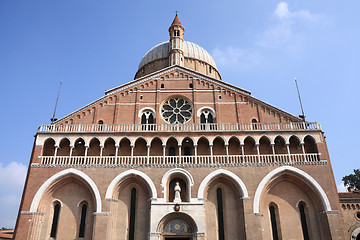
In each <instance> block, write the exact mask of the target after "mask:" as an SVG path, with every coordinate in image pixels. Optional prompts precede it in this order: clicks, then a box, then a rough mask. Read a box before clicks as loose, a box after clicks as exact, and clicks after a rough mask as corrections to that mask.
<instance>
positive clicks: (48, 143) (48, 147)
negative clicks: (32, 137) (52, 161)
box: [42, 137, 59, 156]
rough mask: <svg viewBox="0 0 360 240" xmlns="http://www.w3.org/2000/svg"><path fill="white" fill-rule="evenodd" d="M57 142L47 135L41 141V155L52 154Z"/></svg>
mask: <svg viewBox="0 0 360 240" xmlns="http://www.w3.org/2000/svg"><path fill="white" fill-rule="evenodd" d="M58 144H59V143H57V142H56V140H55V139H54V138H53V137H48V138H46V139H45V141H44V142H43V147H42V156H54V154H55V148H56V147H57V146H58Z"/></svg>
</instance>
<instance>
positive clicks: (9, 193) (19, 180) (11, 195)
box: [0, 162, 27, 228]
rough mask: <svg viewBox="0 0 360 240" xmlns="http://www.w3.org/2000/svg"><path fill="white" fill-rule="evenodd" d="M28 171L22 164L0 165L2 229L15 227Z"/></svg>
mask: <svg viewBox="0 0 360 240" xmlns="http://www.w3.org/2000/svg"><path fill="white" fill-rule="evenodd" d="M26 171H27V168H26V166H25V165H24V164H22V163H18V162H11V163H9V164H8V165H5V166H4V165H3V164H2V163H0V190H1V197H0V212H1V214H0V228H1V227H14V226H15V221H16V217H17V212H18V209H19V204H20V199H21V194H22V190H23V186H24V182H25V177H26Z"/></svg>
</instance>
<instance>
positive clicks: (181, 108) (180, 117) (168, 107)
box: [161, 97, 193, 124]
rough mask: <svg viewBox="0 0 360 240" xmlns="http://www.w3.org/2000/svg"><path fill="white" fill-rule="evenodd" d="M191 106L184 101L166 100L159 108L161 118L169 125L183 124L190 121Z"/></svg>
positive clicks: (177, 99)
mask: <svg viewBox="0 0 360 240" xmlns="http://www.w3.org/2000/svg"><path fill="white" fill-rule="evenodd" d="M192 113H193V109H192V105H191V103H190V102H189V101H187V100H186V99H183V98H180V97H174V98H171V99H169V100H167V101H166V102H165V103H164V104H163V105H162V107H161V116H162V117H163V119H164V120H165V121H166V122H168V123H171V124H179V123H185V122H187V121H189V120H190V119H191V116H192Z"/></svg>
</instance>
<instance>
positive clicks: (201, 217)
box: [15, 16, 360, 240]
mask: <svg viewBox="0 0 360 240" xmlns="http://www.w3.org/2000/svg"><path fill="white" fill-rule="evenodd" d="M168 31H169V35H170V39H169V41H166V42H163V43H160V44H158V45H156V46H155V47H153V48H152V49H150V50H149V51H148V52H147V53H146V54H145V56H144V57H143V59H142V60H141V62H140V64H139V68H138V71H137V72H136V74H135V79H134V80H132V81H130V82H128V83H126V84H123V85H121V86H118V87H115V88H113V89H111V90H108V91H106V92H105V95H104V96H103V97H101V98H100V99H97V100H95V101H94V102H92V103H90V104H88V105H86V106H84V107H82V108H81V109H78V110H76V111H74V112H72V113H70V114H69V115H67V116H65V117H63V118H61V119H59V120H56V121H54V122H53V123H52V124H49V125H41V126H40V127H39V129H38V131H37V133H36V135H35V141H34V147H33V152H32V155H31V160H30V165H29V169H28V175H27V178H26V183H25V188H24V193H23V197H22V201H21V206H20V210H19V215H18V220H17V224H16V230H15V239H19V240H23V239H32V240H38V239H59V240H60V239H94V240H98V239H109V240H117V239H119V240H125V239H126V240H134V239H135V240H146V239H150V240H175V239H177V240H185V239H186V240H195V239H196V240H205V239H206V240H224V239H251V240H256V239H264V240H268V239H273V240H280V239H284V240H291V239H294V240H295V239H296V240H297V239H305V240H306V239H316V240H320V239H323V240H329V239H339V240H340V239H341V240H342V239H359V238H360V237H358V238H356V237H357V235H354V234H356V232H355V233H354V232H353V231H355V230H356V229H357V227H360V224H359V222H356V221H357V220H356V219H353V220H351V217H353V216H350V215H351V214H348V215H349V216H350V217H348V218H346V216H347V215H346V216H345V215H344V214H343V213H344V212H345V210H348V208H347V205H346V203H344V204H343V207H341V205H340V202H339V195H338V193H337V190H336V184H335V181H334V177H333V172H332V168H331V163H330V158H329V154H328V150H327V145H326V141H325V136H324V132H323V131H322V129H321V126H320V124H318V123H316V122H305V121H303V120H302V119H300V118H298V117H296V116H294V115H292V114H290V113H287V112H285V111H283V110H281V109H279V108H276V107H274V106H272V105H270V104H268V103H266V102H263V101H261V100H259V99H257V98H255V97H253V96H252V95H251V93H250V92H249V91H247V90H244V89H242V88H240V87H237V86H234V85H231V84H229V83H226V82H225V81H223V80H222V78H221V75H220V72H219V70H218V68H217V66H216V64H215V62H214V60H213V58H212V57H211V56H210V54H209V53H208V52H207V51H206V50H205V49H203V48H202V47H200V46H199V45H197V44H195V43H193V42H189V41H185V40H184V32H185V28H184V27H183V25H182V24H181V22H180V20H179V18H178V16H176V17H175V19H174V21H173V23H172V24H171V26H170V28H169V30H168ZM344 196H345V195H344ZM346 196H350V195H346ZM350 198H351V197H350ZM344 201H345V200H344ZM349 201H350V200H349ZM353 205H354V204H353ZM351 206H352V205H351ZM354 207H355V208H354V209H353V210H354V212H355V213H356V211H357V210H356V208H358V207H359V205H358V204H357V205H356V203H355V205H354ZM349 209H350V208H349ZM348 212H349V211H348ZM344 216H345V217H344ZM355 217H356V216H355ZM345 218H346V219H349V220H348V222H346V221H345V220H344V219H345ZM359 218H360V217H359ZM345 223H346V224H347V225H346V224H345ZM356 224H358V225H356ZM345 225H346V226H345ZM356 226H357V227H356ZM350 227H351V228H352V230H351V231H349V230H348V229H349V228H350ZM359 229H360V228H359ZM359 232H360V230H359ZM359 235H360V234H359ZM353 236H355V238H354V237H353Z"/></svg>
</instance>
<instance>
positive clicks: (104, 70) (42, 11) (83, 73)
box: [0, 0, 360, 227]
mask: <svg viewBox="0 0 360 240" xmlns="http://www.w3.org/2000/svg"><path fill="white" fill-rule="evenodd" d="M176 10H177V11H179V17H180V20H181V22H182V23H183V25H184V26H185V36H184V38H185V40H188V41H192V42H195V43H197V44H199V45H200V46H202V47H204V48H205V49H206V50H207V51H208V52H209V53H210V54H211V55H212V56H213V58H214V60H215V62H216V63H217V66H218V69H219V71H220V73H221V74H222V78H223V80H224V81H226V82H229V83H232V84H234V85H237V86H239V87H242V88H245V89H247V90H250V91H251V92H252V95H254V96H255V97H257V98H260V99H262V100H264V101H266V102H269V103H271V104H272V105H275V106H277V107H279V108H281V109H283V110H286V111H288V112H290V113H292V114H294V115H298V114H300V113H301V112H300V107H299V102H298V99H297V93H296V88H295V84H294V80H293V79H294V77H297V79H298V83H299V87H300V91H301V94H302V98H303V104H304V109H305V113H306V115H307V120H309V121H318V122H319V123H321V125H322V128H323V130H324V131H325V134H326V136H327V143H328V148H329V152H330V157H331V161H332V166H333V169H334V175H335V179H336V182H337V185H338V188H339V190H343V187H342V186H341V178H342V176H344V175H347V174H349V173H351V172H352V171H353V169H354V168H359V167H360V164H359V163H360V160H359V157H358V154H357V148H358V144H357V140H356V139H357V138H358V135H359V133H360V131H359V128H358V125H359V123H358V122H357V120H358V119H360V111H359V110H358V109H357V107H356V105H357V104H358V103H359V102H360V95H359V94H358V88H359V87H360V84H359V80H358V79H359V76H360V44H359V39H360V28H359V26H358V23H359V22H360V15H359V14H358V12H359V10H360V1H348V0H346V1H285V2H281V1H272V0H267V1H265V0H264V1H133V2H130V1H126V2H120V1H91V0H88V1H85V0H77V1H69V0H62V1H60V0H58V1H48V0H47V1H16V0H12V1H10V0H3V1H0V84H1V85H0V100H1V102H2V109H1V116H2V117H1V118H0V123H1V126H2V127H1V128H0V135H1V138H0V190H1V193H2V194H1V196H0V213H1V214H0V227H2V226H5V227H13V226H14V225H15V219H16V215H17V211H18V206H19V201H20V197H21V193H22V187H23V182H24V179H25V175H26V169H27V166H28V162H29V159H30V154H31V149H32V145H33V140H34V137H33V135H34V134H35V132H36V129H37V127H38V126H39V125H40V124H46V123H49V122H50V118H51V116H52V113H53V109H54V104H55V100H56V94H57V91H58V86H59V81H60V79H63V86H62V89H61V94H60V100H59V105H58V111H57V115H56V116H57V117H62V116H64V115H66V114H68V113H70V112H72V111H74V110H76V109H78V108H80V107H82V106H84V105H86V104H88V103H89V102H91V101H93V100H95V99H97V98H99V97H101V96H103V94H104V90H106V89H111V88H113V87H116V86H118V85H121V84H123V83H126V82H128V81H131V80H132V79H133V77H134V75H135V73H136V71H137V66H138V64H139V63H140V60H141V58H142V56H143V55H144V54H145V53H146V52H147V51H148V50H149V49H150V48H151V47H153V46H154V45H156V44H158V43H160V42H163V41H167V40H168V38H169V37H168V32H167V30H168V27H169V25H170V24H171V22H172V20H173V18H174V14H175V11H176Z"/></svg>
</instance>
